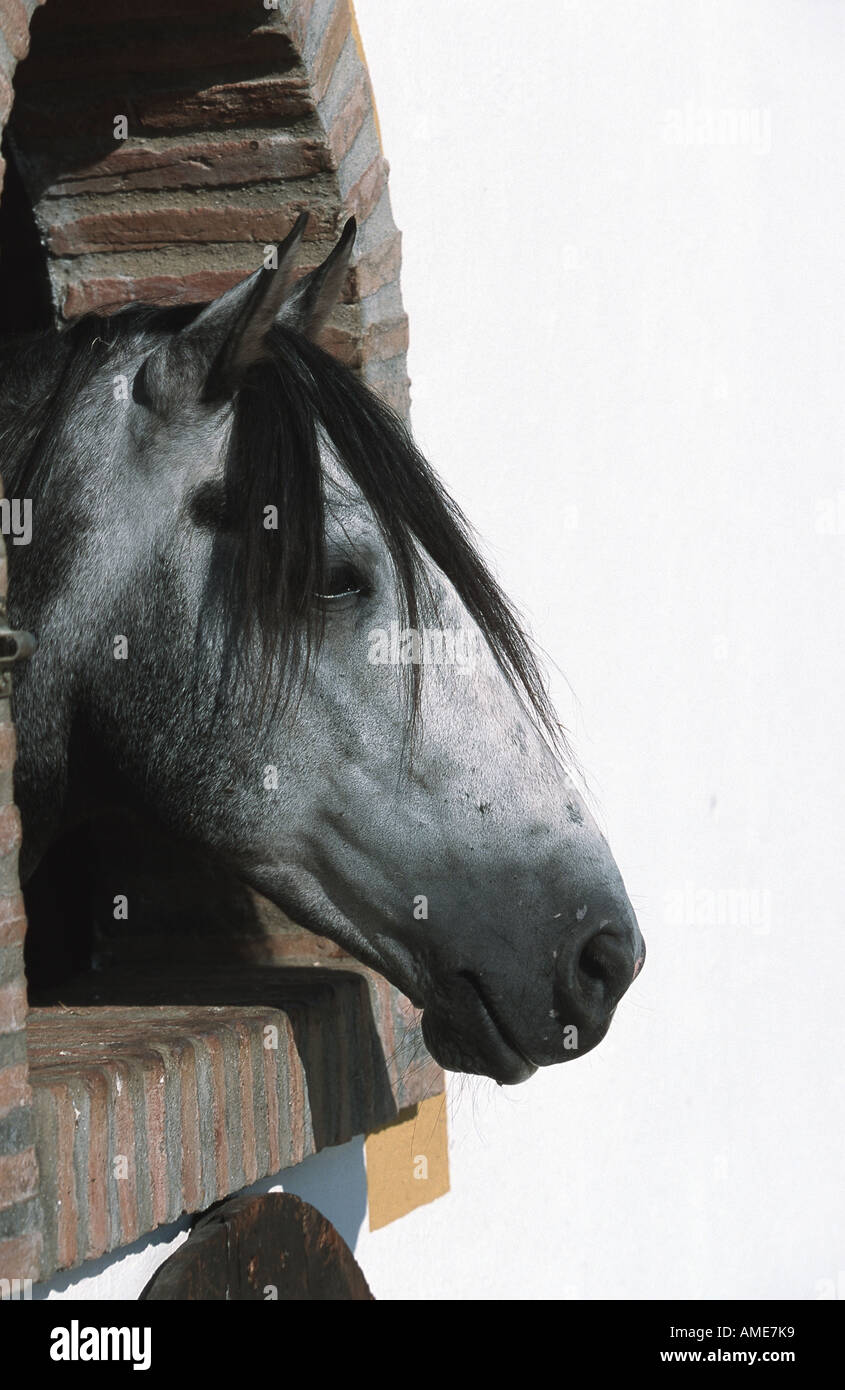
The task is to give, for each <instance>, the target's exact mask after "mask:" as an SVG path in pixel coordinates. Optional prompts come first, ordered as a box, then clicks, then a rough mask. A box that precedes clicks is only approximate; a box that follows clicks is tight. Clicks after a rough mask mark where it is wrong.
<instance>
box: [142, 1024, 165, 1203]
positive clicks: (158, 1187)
mask: <svg viewBox="0 0 845 1390" xmlns="http://www.w3.org/2000/svg"><path fill="white" fill-rule="evenodd" d="M164 1072H165V1068H164V1062H163V1061H162V1059H161V1057H160V1056H159V1055H158V1054H157V1053H156V1052H154V1051H152V1052H150V1053H149V1056H148V1060H147V1064H146V1065H145V1067H144V1107H145V1111H146V1120H147V1162H148V1164H149V1171H150V1180H151V1188H152V1202H153V1225H154V1226H161V1225H163V1224H164V1222H165V1221H166V1220H167V1197H168V1191H167V1143H166V1136H165V1096H164V1092H165V1085H166V1082H165V1075H164Z"/></svg>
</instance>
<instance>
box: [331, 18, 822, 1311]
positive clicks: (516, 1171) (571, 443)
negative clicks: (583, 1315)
mask: <svg viewBox="0 0 845 1390" xmlns="http://www.w3.org/2000/svg"><path fill="white" fill-rule="evenodd" d="M356 9H357V13H358V18H359V22H360V26H361V31H362V35H363V40H364V46H365V49H366V52H367V57H368V60H369V64H370V70H371V75H372V78H373V82H374V87H375V92H376V97H377V101H378V107H379V113H380V117H381V123H382V129H383V136H384V143H385V149H386V153H387V155H388V157H389V159H390V161H391V168H392V175H391V188H392V198H393V206H394V212H395V216H396V221H397V224H398V225H399V227H400V228H402V230H403V232H404V237H405V241H404V268H403V290H404V297H405V303H406V307H407V309H408V312H409V314H410V320H411V343H412V347H411V356H410V370H411V377H412V381H413V418H414V422H415V428H416V432H417V435H418V437H419V439H420V441H421V442H422V444H423V445H424V447H425V448H426V450H427V451H428V453H429V455H430V457H431V458H432V460H433V462H434V463H435V464H436V466H437V467H438V468H439V470H440V471H441V473H442V475H443V477H444V478H445V480H446V481H447V483H448V485H449V486H450V487H451V488H452V490H453V491H454V492H455V494H456V495H457V497H458V498H459V500H460V502H461V503H462V504H463V505H464V507H465V508H466V510H467V511H468V513H469V515H470V516H471V517H472V519H473V520H474V521H475V522H476V523H477V525H478V526H479V528H480V530H481V532H482V534H483V535H484V536H485V537H486V539H487V540H488V542H489V544H490V550H491V553H492V555H493V557H494V559H495V560H496V562H497V564H498V568H499V572H500V575H501V577H502V579H503V580H504V582H505V585H506V587H507V588H508V590H509V591H510V592H511V593H512V594H513V595H514V596H515V597H516V598H517V599H518V600H519V602H520V603H521V605H522V606H523V607H524V609H525V610H527V611H528V613H529V614H531V615H532V618H533V621H534V628H535V631H536V633H537V635H538V637H539V638H540V640H541V643H542V645H543V647H544V648H545V649H546V650H547V651H548V652H549V653H550V654H551V655H552V656H553V658H554V659H555V661H556V662H557V663H558V664H559V665H560V667H561V668H562V669H563V671H565V673H566V676H567V677H568V680H569V681H570V682H571V685H572V687H573V689H574V691H575V692H576V693H577V696H578V699H579V701H580V706H579V707H578V708H577V709H576V708H575V707H574V705H573V700H572V698H571V696H570V694H569V692H568V689H567V686H566V683H565V682H564V680H563V677H561V676H559V677H557V678H556V681H555V686H556V691H557V694H558V696H559V703H560V707H561V709H562V710H563V711H564V712H565V714H566V715H567V717H568V718H569V720H570V722H572V723H573V724H574V727H575V731H576V734H577V746H578V751H579V753H580V755H581V758H582V760H583V762H584V764H585V766H586V768H587V769H588V772H589V773H590V774H591V783H592V786H593V789H594V791H595V792H596V795H597V796H598V798H599V801H600V805H601V810H602V816H603V820H604V823H605V825H606V827H607V829H608V831H609V835H610V839H611V843H612V844H613V846H614V849H615V852H616V855H617V858H618V860H619V863H620V866H621V868H622V870H623V873H624V875H625V878H626V881H627V884H628V887H629V891H630V893H631V896H632V899H633V902H634V905H635V907H636V908H637V910H638V913H639V915H640V919H641V923H642V926H643V929H644V933H645V936H646V939H647V942H648V948H649V958H648V963H647V967H646V970H645V972H644V974H643V976H642V979H641V981H639V982H638V984H637V985H636V987H635V988H634V989H633V990H632V991H631V994H630V995H629V997H628V998H627V1000H626V1001H624V1002H623V1004H622V1005H621V1006H620V1009H619V1012H618V1014H617V1018H616V1020H615V1022H614V1025H613V1028H612V1029H611V1032H610V1035H609V1036H608V1038H607V1040H606V1041H605V1042H604V1043H603V1044H602V1046H601V1047H600V1048H599V1049H598V1051H597V1052H595V1053H593V1054H591V1055H590V1056H588V1057H585V1058H583V1059H582V1060H580V1061H578V1062H576V1063H575V1064H574V1065H571V1066H566V1067H561V1068H557V1069H553V1070H551V1071H547V1072H544V1073H541V1074H540V1075H538V1076H537V1077H536V1078H535V1079H533V1080H532V1081H530V1082H529V1083H527V1084H526V1085H525V1086H523V1087H521V1088H519V1089H517V1090H497V1088H496V1087H495V1086H493V1085H492V1083H485V1082H478V1083H474V1082H457V1081H456V1082H455V1083H453V1085H452V1095H453V1101H454V1115H453V1119H452V1135H453V1137H452V1146H451V1154H452V1183H453V1191H452V1194H451V1196H450V1197H448V1198H446V1199H444V1200H443V1201H441V1202H438V1203H436V1204H434V1205H432V1206H430V1207H427V1208H424V1209H422V1210H420V1211H419V1212H417V1213H416V1214H414V1215H413V1216H411V1217H409V1218H407V1219H406V1220H404V1221H402V1222H400V1223H398V1224H397V1225H395V1226H393V1227H390V1228H387V1229H386V1230H384V1231H381V1232H377V1233H375V1234H373V1235H364V1236H362V1238H361V1239H360V1240H359V1243H358V1254H359V1258H360V1260H361V1262H362V1263H363V1266H364V1269H365V1271H366V1273H367V1274H368V1276H369V1278H370V1279H371V1282H372V1284H373V1287H374V1289H375V1290H376V1292H377V1293H379V1294H381V1295H382V1296H385V1297H389V1296H391V1295H393V1296H406V1297H434V1296H442V1297H450V1298H469V1297H474V1296H476V1297H477V1296H502V1297H544V1296H554V1297H561V1296H576V1297H577V1296H587V1297H603V1298H617V1297H636V1296H640V1297H659V1296H664V1295H679V1296H681V1297H687V1296H698V1295H700V1296H704V1297H709V1298H712V1297H717V1296H726V1297H746V1296H752V1295H761V1296H774V1295H779V1296H788V1297H798V1298H813V1297H815V1296H816V1295H817V1293H818V1292H819V1291H820V1290H819V1289H818V1288H817V1284H818V1283H819V1281H823V1280H826V1279H835V1278H836V1276H837V1272H838V1271H845V1231H843V1216H842V1201H841V1190H842V1171H843V1157H844V1156H845V1155H843V1148H845V1142H844V1141H843V1135H845V1126H843V1099H842V1088H841V1082H840V1072H841V1051H842V1048H841V1042H842V1037H841V1024H840V1019H841V1016H842V1001H841V995H842V989H843V981H845V937H843V932H842V928H843V925H845V923H844V922H843V918H844V917H845V908H844V907H843V904H845V881H843V880H845V865H844V864H843V860H844V859H845V855H843V831H845V811H844V810H843V780H844V777H845V760H844V759H843V750H842V740H841V736H840V734H839V729H838V727H837V726H838V723H839V720H838V718H837V715H838V711H839V709H840V706H841V704H842V698H843V697H842V691H843V686H845V661H843V642H842V636H843V624H842V609H843V605H842V588H843V560H845V462H844V461H843V434H844V433H845V431H843V413H844V412H845V405H843V399H845V393H843V381H842V357H843V353H842V324H843V322H844V321H845V303H843V298H845V295H844V294H843V291H845V271H843V253H842V230H841V228H842V212H843V177H842V151H843V137H844V136H845V82H843V61H845V60H844V59H843V54H845V13H844V12H843V7H842V6H841V5H839V4H836V3H820V0H815V2H814V0H804V2H803V3H797V2H795V0H743V2H742V3H741V4H738V3H737V0H707V3H705V4H694V3H686V4H683V5H679V4H678V3H677V0H640V3H638V4H636V5H632V4H631V3H630V0H583V3H562V0H532V3H531V4H530V5H521V6H514V5H513V4H512V3H505V0H459V3H456V2H455V0H426V3H425V4H420V3H419V0H390V3H389V4H388V3H387V2H386V0H357V5H356ZM687 103H693V107H692V109H691V111H690V113H689V115H688V114H687V112H686V111H684V114H683V122H687V121H689V120H690V119H692V121H693V124H692V126H691V127H690V130H691V131H692V140H690V136H689V135H688V134H687V131H686V127H685V125H684V124H676V125H673V124H672V121H673V119H675V120H676V121H680V119H681V118H680V117H678V118H673V117H671V116H669V115H667V113H670V112H671V111H672V110H673V109H681V110H683V108H685V106H686V104H687ZM723 108H730V109H731V111H732V112H733V120H734V124H733V126H731V125H730V124H726V125H722V126H711V127H710V129H709V131H708V127H707V124H706V121H707V119H708V114H707V113H708V109H712V110H713V111H721V110H722V109H723ZM742 112H746V113H751V114H748V115H746V116H745V119H744V124H743V118H742V115H741V113H742ZM755 113H756V114H755ZM674 139H680V140H681V141H682V142H683V143H681V144H674V143H670V142H671V141H672V140H674ZM731 139H733V140H734V141H735V143H733V144H731V143H726V141H730V140H731ZM714 141H721V143H714ZM837 497H838V498H839V508H838V518H837V517H836V516H834V514H833V512H834V506H835V502H836V499H837ZM831 526H832V527H833V529H834V534H827V533H826V528H827V529H830V527H831ZM731 890H733V893H734V896H733V897H729V896H728V895H729V894H730V893H731ZM708 893H709V894H710V895H711V897H709V898H708V896H706V895H707V894H708ZM742 893H744V894H745V897H744V899H743V898H742V897H741V896H740V894H742ZM712 895H721V899H720V898H719V897H717V896H712ZM685 899H686V901H685ZM690 900H691V901H690ZM720 906H721V907H722V909H723V914H724V915H725V916H726V917H727V918H728V919H729V920H727V921H726V922H724V923H723V924H722V925H719V924H718V923H717V924H708V923H709V922H710V921H711V920H712V916H713V914H714V913H716V912H718V909H719V907H720ZM731 919H732V920H731Z"/></svg>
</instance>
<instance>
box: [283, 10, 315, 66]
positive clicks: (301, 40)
mask: <svg viewBox="0 0 845 1390" xmlns="http://www.w3.org/2000/svg"><path fill="white" fill-rule="evenodd" d="M313 8H314V0H295V3H294V4H293V5H291V7H290V15H289V18H288V21H287V24H288V28H289V29H290V36H291V38H292V39H293V41H294V43H295V44H296V46H297V48H298V49H299V51H300V53H301V52H302V50H303V48H304V46H305V36H306V34H307V33H308V21H309V19H310V18H311V11H312V10H313Z"/></svg>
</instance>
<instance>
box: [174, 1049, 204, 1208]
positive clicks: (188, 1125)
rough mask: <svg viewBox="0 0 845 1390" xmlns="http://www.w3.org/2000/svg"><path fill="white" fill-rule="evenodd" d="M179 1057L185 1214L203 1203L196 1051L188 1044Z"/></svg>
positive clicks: (178, 1053)
mask: <svg viewBox="0 0 845 1390" xmlns="http://www.w3.org/2000/svg"><path fill="white" fill-rule="evenodd" d="M176 1055H177V1056H178V1057H179V1082H180V1090H181V1119H182V1202H183V1205H184V1208H185V1211H199V1209H200V1207H201V1206H202V1204H203V1187H202V1143H201V1140H200V1125H199V1096H198V1091H197V1059H196V1050H195V1049H194V1048H193V1047H192V1046H190V1045H189V1044H188V1043H185V1044H183V1045H182V1046H181V1047H179V1048H178V1051H177V1054H176Z"/></svg>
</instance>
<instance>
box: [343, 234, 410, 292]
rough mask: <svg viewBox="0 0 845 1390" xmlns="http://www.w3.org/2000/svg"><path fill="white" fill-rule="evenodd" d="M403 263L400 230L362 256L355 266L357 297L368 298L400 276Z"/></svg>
mask: <svg viewBox="0 0 845 1390" xmlns="http://www.w3.org/2000/svg"><path fill="white" fill-rule="evenodd" d="M401 263H402V237H401V235H400V233H399V232H397V233H396V235H395V236H392V237H389V238H388V240H387V241H384V242H382V244H381V246H377V247H376V248H375V249H374V250H373V251H370V252H368V253H367V255H366V256H362V257H361V259H360V261H358V262H357V264H356V265H355V266H354V267H353V274H354V277H355V290H356V292H357V297H358V298H360V299H366V298H367V296H368V295H370V294H375V292H376V290H380V289H381V288H382V286H384V285H390V284H392V283H393V281H394V280H397V279H398V278H399V269H400V266H401Z"/></svg>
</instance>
